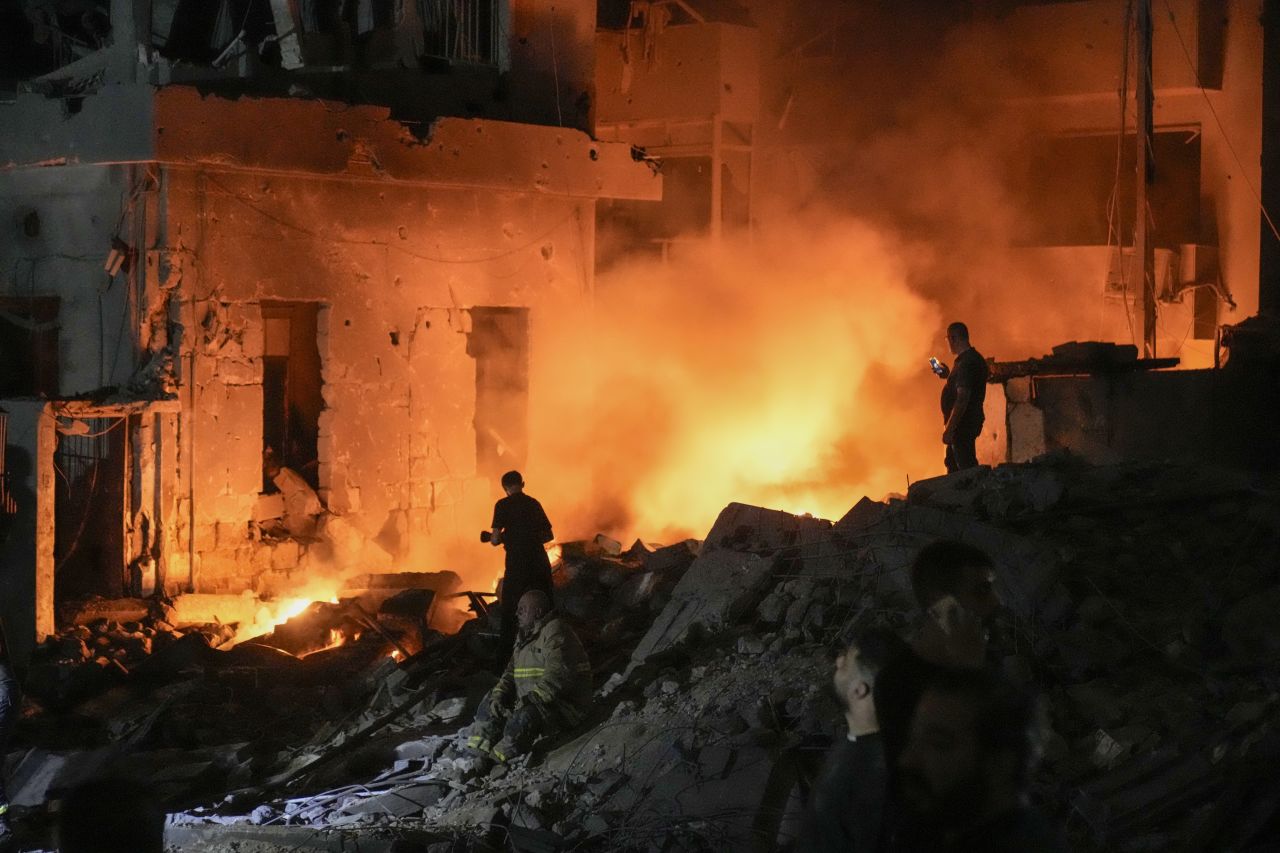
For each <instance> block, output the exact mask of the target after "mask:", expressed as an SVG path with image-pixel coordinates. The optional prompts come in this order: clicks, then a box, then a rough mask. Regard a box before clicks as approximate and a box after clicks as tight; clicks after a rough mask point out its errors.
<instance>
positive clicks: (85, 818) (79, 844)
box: [57, 779, 164, 853]
mask: <svg viewBox="0 0 1280 853" xmlns="http://www.w3.org/2000/svg"><path fill="white" fill-rule="evenodd" d="M57 834H58V851H59V853H163V850H164V810H163V809H161V808H160V805H159V803H157V802H156V799H155V797H153V796H152V795H151V793H150V791H148V790H147V788H146V787H145V786H144V785H142V784H140V783H138V782H135V781H133V780H130V779H95V780H92V781H89V782H85V783H83V784H81V785H78V786H76V787H75V788H72V789H71V790H70V791H69V792H68V793H67V795H66V796H65V797H63V798H62V801H61V805H60V806H59V809H58V826H57Z"/></svg>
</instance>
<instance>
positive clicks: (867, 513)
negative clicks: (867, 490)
mask: <svg viewBox="0 0 1280 853" xmlns="http://www.w3.org/2000/svg"><path fill="white" fill-rule="evenodd" d="M888 510H889V507H888V506H887V505H886V504H883V503H881V502H880V501H873V500H871V498H868V497H865V496H864V497H863V498H862V500H860V501H858V502H857V503H856V504H854V505H853V507H852V508H851V509H850V510H849V511H848V512H846V513H845V514H844V516H843V517H841V519H840V520H839V521H837V522H836V523H835V531H836V532H837V533H840V534H843V535H845V536H854V535H857V534H859V533H862V532H863V531H865V530H866V529H867V528H869V527H873V526H875V525H876V524H878V523H879V522H880V521H881V519H883V518H884V515H885V513H886V512H888Z"/></svg>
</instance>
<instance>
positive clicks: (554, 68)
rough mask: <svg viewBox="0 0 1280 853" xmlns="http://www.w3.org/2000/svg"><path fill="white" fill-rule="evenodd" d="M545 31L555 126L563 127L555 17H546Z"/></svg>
mask: <svg viewBox="0 0 1280 853" xmlns="http://www.w3.org/2000/svg"><path fill="white" fill-rule="evenodd" d="M547 29H548V30H549V31H550V32H551V79H552V82H553V84H554V85H555V87H556V90H555V96H556V124H558V125H559V126H560V127H564V116H563V115H562V114H561V112H560V61H559V59H558V58H557V57H556V16H555V15H547Z"/></svg>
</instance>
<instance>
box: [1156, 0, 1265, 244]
mask: <svg viewBox="0 0 1280 853" xmlns="http://www.w3.org/2000/svg"><path fill="white" fill-rule="evenodd" d="M1164 6H1165V9H1166V10H1167V11H1168V13H1169V23H1170V24H1172V25H1173V32H1174V35H1176V36H1177V37H1178V45H1179V46H1180V47H1181V48H1182V55H1183V57H1184V58H1185V59H1186V60H1187V65H1188V67H1190V68H1191V73H1192V75H1193V76H1194V77H1195V81H1196V88H1197V89H1199V90H1200V95H1201V96H1202V97H1203V98H1204V102H1205V104H1207V105H1208V107H1209V114H1210V115H1212V116H1213V121H1214V123H1215V124H1217V125H1218V132H1219V133H1221V134H1222V139H1223V141H1224V142H1226V143H1227V150H1228V151H1230V152H1231V156H1232V157H1233V158H1234V159H1235V161H1236V165H1237V166H1238V167H1240V175H1241V177H1243V178H1244V183H1245V186H1247V187H1248V188H1249V191H1250V192H1252V193H1253V197H1254V200H1255V201H1257V202H1258V209H1259V210H1261V211H1262V218H1263V219H1264V220H1265V221H1266V223H1267V227H1268V228H1269V229H1270V230H1271V235H1272V236H1273V237H1275V238H1276V240H1277V241H1280V229H1277V228H1276V223H1275V221H1274V220H1273V219H1272V218H1271V214H1270V213H1269V212H1268V211H1267V206H1266V205H1265V204H1264V203H1263V201H1262V194H1261V193H1260V192H1258V188H1257V187H1255V186H1254V185H1253V181H1252V180H1250V179H1249V172H1248V170H1247V169H1245V167H1244V162H1243V161H1242V160H1241V159H1240V155H1239V154H1237V153H1236V147H1235V146H1234V145H1232V144H1231V137H1230V135H1228V134H1227V129H1226V128H1225V127H1224V126H1223V124H1222V119H1221V118H1220V117H1219V116H1218V111H1217V110H1216V109H1215V108H1214V106H1213V99H1212V98H1210V97H1209V93H1208V92H1207V91H1206V90H1205V88H1204V84H1203V83H1201V82H1200V69H1199V68H1197V67H1196V64H1195V62H1194V60H1192V58H1191V51H1189V50H1188V49H1187V42H1186V40H1185V39H1183V37H1182V30H1181V29H1179V27H1178V19H1177V18H1176V17H1175V16H1174V14H1173V7H1172V6H1171V5H1170V4H1169V0H1164ZM1264 61H1265V57H1264Z"/></svg>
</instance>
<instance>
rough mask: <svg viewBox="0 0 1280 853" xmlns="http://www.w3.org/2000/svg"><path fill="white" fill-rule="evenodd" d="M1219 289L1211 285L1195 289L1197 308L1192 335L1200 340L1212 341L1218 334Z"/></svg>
mask: <svg viewBox="0 0 1280 853" xmlns="http://www.w3.org/2000/svg"><path fill="white" fill-rule="evenodd" d="M1220 301H1221V300H1220V298H1219V296H1218V293H1217V291H1215V290H1214V289H1213V288H1210V287H1197V288H1196V290H1195V302H1194V303H1192V304H1193V306H1194V309H1195V312H1194V315H1193V316H1194V325H1193V328H1192V337H1194V338H1195V339H1196V340H1199V341H1211V340H1213V339H1214V338H1215V337H1217V335H1218V308H1219V305H1218V303H1219V302H1220Z"/></svg>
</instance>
